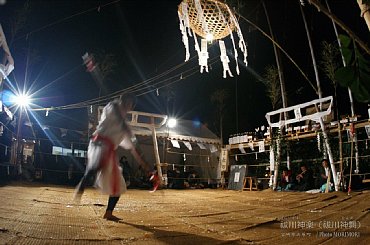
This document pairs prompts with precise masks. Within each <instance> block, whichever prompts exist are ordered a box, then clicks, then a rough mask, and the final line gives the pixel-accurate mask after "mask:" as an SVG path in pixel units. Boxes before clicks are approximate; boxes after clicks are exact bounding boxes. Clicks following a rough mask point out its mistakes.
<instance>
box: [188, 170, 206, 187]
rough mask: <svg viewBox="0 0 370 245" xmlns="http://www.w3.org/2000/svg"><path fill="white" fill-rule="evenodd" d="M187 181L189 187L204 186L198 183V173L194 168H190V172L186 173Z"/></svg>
mask: <svg viewBox="0 0 370 245" xmlns="http://www.w3.org/2000/svg"><path fill="white" fill-rule="evenodd" d="M187 183H188V184H189V186H188V187H189V188H195V189H199V188H203V187H204V186H203V185H202V184H201V183H200V178H199V175H198V174H197V172H196V171H195V170H191V172H190V174H189V175H188V179H187Z"/></svg>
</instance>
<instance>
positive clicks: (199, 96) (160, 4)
mask: <svg viewBox="0 0 370 245" xmlns="http://www.w3.org/2000/svg"><path fill="white" fill-rule="evenodd" d="M229 2H230V3H231V6H236V5H235V3H237V2H238V1H229ZM25 3H26V1H20V0H19V1H18V0H15V1H14V0H13V1H10V0H8V1H7V3H6V4H5V5H3V6H0V22H1V24H2V26H3V29H4V32H5V35H6V36H7V39H8V44H9V46H10V49H11V52H12V55H13V57H14V60H15V70H14V72H13V75H11V76H10V80H11V81H12V82H13V83H14V84H18V85H19V86H20V87H23V86H25V87H26V88H30V87H31V91H33V92H35V91H38V92H37V93H36V94H35V97H36V98H37V101H35V103H37V104H38V105H40V106H41V107H51V106H54V107H57V106H64V105H69V104H72V103H78V102H81V101H85V100H89V99H93V98H97V97H98V96H99V93H100V94H101V95H107V94H110V93H112V92H115V91H117V90H122V89H125V88H128V87H130V86H133V85H135V84H138V83H140V82H142V81H145V80H147V79H151V78H154V80H152V82H148V86H147V88H146V89H144V90H140V91H136V92H135V93H136V94H137V95H140V96H139V97H138V105H137V108H136V110H140V111H145V112H153V113H162V114H167V113H168V114H169V115H170V116H172V115H174V116H177V117H181V118H184V119H189V120H197V121H201V122H203V123H206V124H207V125H208V126H209V128H210V129H211V130H213V131H215V132H217V130H216V128H217V127H215V121H217V119H216V118H215V110H216V108H215V106H214V105H212V103H211V102H210V95H211V94H212V93H213V92H214V91H215V90H217V89H226V90H227V91H228V93H229V98H228V100H227V108H226V109H227V110H226V115H225V128H224V132H225V133H224V135H225V136H226V137H227V136H228V135H230V134H235V133H241V132H245V131H251V130H253V129H254V128H255V127H257V126H260V125H263V124H264V125H266V124H267V122H266V120H265V118H264V116H265V114H266V112H268V111H271V110H272V107H271V104H270V102H269V99H268V98H267V97H266V95H265V88H264V85H263V84H262V83H261V82H259V81H258V80H259V78H260V77H262V76H263V73H264V70H265V67H267V66H268V65H274V64H275V59H274V54H273V47H272V44H271V42H270V41H269V40H268V39H267V38H266V37H264V36H263V35H262V34H261V33H260V32H259V31H258V30H256V29H255V28H253V27H252V26H251V25H249V24H248V23H247V22H245V21H244V20H242V19H240V20H239V23H240V26H241V29H242V32H243V35H244V38H245V39H246V41H247V43H248V53H249V56H248V63H249V65H248V67H245V66H243V65H241V66H240V70H241V74H240V76H234V78H227V79H224V78H222V64H221V62H220V61H219V60H218V61H217V62H216V63H214V64H213V65H212V66H211V67H210V72H209V73H203V74H200V73H199V72H195V73H194V75H191V76H186V75H184V74H187V73H186V71H187V70H189V69H191V68H194V67H197V66H198V61H197V58H194V57H195V55H196V52H195V50H194V46H193V40H192V38H191V39H189V40H190V49H191V57H193V59H192V60H190V61H189V62H187V63H184V59H185V48H184V45H183V43H182V40H181V32H180V30H179V20H178V16H177V6H178V4H179V3H180V1H178V0H168V1H164V0H156V1H153V0H148V1H138V0H121V1H113V0H110V1H95V0H91V1H86V0H85V1H81V0H73V1H72V0H63V1H62V0H50V1H37V0H36V1H34V0H32V1H29V9H28V11H26V12H25V13H26V14H25V15H24V17H25V22H24V24H22V25H20V29H19V31H18V32H17V33H16V35H15V36H12V33H11V24H12V22H13V21H14V19H15V16H17V13H19V11H20V10H21V9H22V7H23V6H24V4H25ZM239 3H242V6H241V8H240V9H239V12H240V14H242V15H243V16H244V17H246V18H248V19H249V20H251V21H253V22H254V23H255V24H257V25H258V26H259V27H260V28H262V29H263V30H264V31H266V32H268V27H267V23H266V16H265V14H264V11H263V8H262V5H261V3H260V1H257V0H252V1H249V0H248V1H247V0H245V1H239ZM329 3H331V5H332V6H331V8H332V11H333V13H334V14H335V15H337V16H338V17H339V18H340V19H341V20H342V21H343V22H345V23H346V24H347V25H348V26H349V27H350V28H351V29H352V30H353V31H354V32H355V33H356V34H357V35H359V36H360V37H361V38H362V40H363V41H364V42H365V43H367V44H368V46H369V40H370V38H369V31H368V30H367V27H366V24H365V22H364V20H362V19H361V18H360V11H359V8H358V6H357V4H356V1H349V0H335V1H329ZM99 6H100V7H99ZM266 6H267V9H268V11H269V14H270V20H271V23H272V28H273V31H274V34H275V36H276V39H277V41H278V42H279V43H280V44H281V46H283V48H284V49H285V50H286V51H287V52H288V53H289V54H290V55H291V56H292V58H293V59H294V60H295V61H296V62H297V63H298V64H299V65H300V67H301V68H302V69H303V71H304V72H305V73H306V74H307V76H308V77H309V78H310V80H311V81H312V82H313V83H314V84H316V82H315V80H314V79H315V77H314V73H313V68H312V65H311V57H310V53H309V47H308V42H307V37H306V33H305V29H304V25H303V21H302V16H301V13H300V10H299V1H298V0H297V1H292V0H267V1H266ZM304 10H305V13H306V17H307V19H308V24H309V28H310V31H311V35H312V39H313V42H314V48H315V52H316V58H317V59H318V60H319V59H320V47H321V46H320V45H321V42H322V41H323V40H326V41H327V42H330V43H332V42H335V35H334V31H333V28H332V24H331V21H330V20H329V19H328V18H327V17H326V16H324V14H322V13H320V12H318V11H317V10H316V9H315V8H314V7H313V6H311V5H309V4H306V6H305V7H304ZM338 30H339V32H340V33H344V32H343V31H342V30H341V29H340V28H338ZM85 52H89V53H94V54H99V53H100V54H112V55H114V60H115V62H116V64H117V65H116V66H115V68H114V71H113V72H112V73H111V74H110V76H108V77H106V78H105V80H104V85H103V87H102V86H101V85H99V84H98V83H97V82H96V81H95V80H94V79H93V77H92V75H91V74H90V73H88V72H86V67H85V66H84V65H83V61H82V58H81V57H82V55H83V54H84V53H85ZM209 55H210V58H213V57H218V56H219V48H218V45H213V46H212V47H210V48H209ZM241 57H242V54H241V53H239V58H241ZM230 60H231V62H230V68H231V70H232V71H233V73H234V75H236V74H235V63H233V57H230ZM27 64H28V65H27ZM283 69H284V75H285V82H286V90H287V93H288V94H287V97H288V105H294V104H297V103H303V102H306V101H310V100H313V99H316V98H317V97H316V95H315V93H314V91H313V89H312V88H311V86H310V85H309V84H308V83H307V82H306V81H305V80H304V78H303V77H302V75H300V73H299V72H298V71H297V69H296V68H295V67H294V66H293V65H292V64H291V63H290V62H289V61H288V59H286V58H285V57H283ZM169 70H170V72H168V73H165V72H166V71H169ZM182 74H183V79H181V80H180V79H179V78H180V77H181V75H182ZM320 79H321V83H322V87H323V92H324V96H329V95H332V93H333V89H332V87H331V86H330V83H329V82H328V81H327V79H326V78H325V77H324V75H323V73H321V74H320ZM157 89H158V93H157ZM142 94H144V95H142ZM339 95H340V98H342V99H341V104H340V113H341V114H348V113H349V112H350V110H349V104H348V103H347V101H348V100H347V98H348V94H347V92H346V90H345V89H344V88H340V89H339ZM366 108H367V105H366V104H358V103H356V109H357V111H358V112H359V113H362V114H363V116H364V118H366V117H367V115H366V114H364V113H365V111H366ZM86 111H87V110H86V108H83V109H75V110H58V111H55V112H53V113H54V114H55V115H56V114H59V115H64V118H66V119H68V120H70V124H68V127H71V128H75V129H83V128H84V127H85V128H86V127H87V112H86ZM53 113H51V114H50V115H49V116H50V117H52V116H53ZM55 118H58V117H55ZM58 120H59V119H58ZM55 123H57V122H55ZM64 125H65V124H64ZM65 127H66V125H65Z"/></svg>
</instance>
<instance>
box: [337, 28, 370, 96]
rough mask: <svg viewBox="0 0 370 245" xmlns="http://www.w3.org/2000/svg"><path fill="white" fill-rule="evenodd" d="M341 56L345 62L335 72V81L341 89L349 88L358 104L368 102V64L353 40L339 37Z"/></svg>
mask: <svg viewBox="0 0 370 245" xmlns="http://www.w3.org/2000/svg"><path fill="white" fill-rule="evenodd" d="M339 39H340V41H341V44H342V47H341V49H342V54H343V56H344V60H345V62H346V66H345V67H341V68H339V69H338V70H336V72H335V79H336V80H337V81H338V82H339V84H340V85H341V86H343V87H349V88H350V89H351V90H352V93H353V95H354V97H355V99H356V100H357V101H358V102H363V103H368V102H370V62H368V61H367V60H366V59H365V58H364V57H363V56H362V55H361V53H360V51H359V50H358V49H357V47H356V45H355V44H354V42H353V40H352V39H350V38H349V37H348V36H345V35H340V36H339Z"/></svg>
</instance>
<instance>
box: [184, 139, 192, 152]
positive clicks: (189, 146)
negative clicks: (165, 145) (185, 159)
mask: <svg viewBox="0 0 370 245" xmlns="http://www.w3.org/2000/svg"><path fill="white" fill-rule="evenodd" d="M183 143H184V145H185V146H186V148H188V150H189V151H191V150H193V148H192V147H191V144H190V142H187V141H185V142H183Z"/></svg>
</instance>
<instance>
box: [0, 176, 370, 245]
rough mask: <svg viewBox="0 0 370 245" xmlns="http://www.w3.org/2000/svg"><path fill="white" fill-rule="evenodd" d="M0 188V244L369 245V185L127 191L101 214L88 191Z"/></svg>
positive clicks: (99, 201) (101, 200)
mask: <svg viewBox="0 0 370 245" xmlns="http://www.w3.org/2000/svg"><path fill="white" fill-rule="evenodd" d="M73 191H74V190H73V188H72V187H63V186H45V185H36V184H29V183H27V184H26V183H22V184H19V183H12V184H8V185H6V186H2V187H0V198H1V200H0V203H1V209H0V244H27V245H28V244H57V245H59V244H64V245H73V244H76V245H77V244H78V245H79V244H99V245H101V244H175V245H181V244H191V245H197V244H201V245H203V244H297V242H299V244H356V245H357V244H370V228H369V226H370V219H369V212H370V191H363V192H354V193H352V195H350V196H348V195H347V194H346V193H341V192H340V193H329V194H308V193H296V192H273V191H271V190H264V191H254V192H249V191H243V192H240V191H232V190H220V189H218V190H213V189H205V190H159V191H157V192H155V193H149V192H148V191H146V190H132V189H129V190H128V192H127V193H125V194H124V195H123V196H122V197H121V199H120V201H119V203H118V205H117V207H116V211H115V213H114V214H115V215H116V216H118V217H120V218H121V220H119V221H118V222H113V221H107V220H104V219H103V218H102V215H103V213H104V211H105V208H106V206H105V205H106V201H107V197H106V196H104V195H101V194H100V193H99V192H98V191H97V190H95V189H88V190H87V191H86V192H85V194H84V195H83V197H82V200H81V203H80V204H79V205H75V204H73V203H72V196H73Z"/></svg>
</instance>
